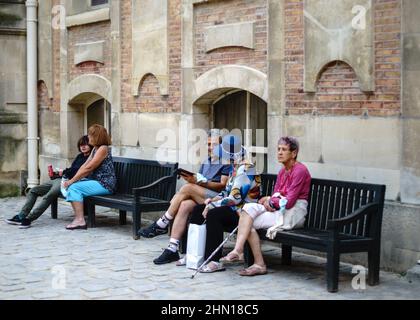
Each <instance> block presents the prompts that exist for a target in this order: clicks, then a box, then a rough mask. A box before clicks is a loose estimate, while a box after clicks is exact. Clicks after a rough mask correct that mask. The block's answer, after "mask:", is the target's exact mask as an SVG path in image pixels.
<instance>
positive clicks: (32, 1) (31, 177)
mask: <svg viewBox="0 0 420 320" xmlns="http://www.w3.org/2000/svg"><path fill="white" fill-rule="evenodd" d="M37 6H38V1H36V0H27V1H26V25H27V36H26V43H27V52H26V54H27V66H26V68H27V78H28V83H27V90H28V92H27V95H28V96H27V100H28V102H27V103H28V138H27V139H28V188H32V187H34V186H36V185H38V184H39V180H38V140H39V137H38V96H37V91H38V90H37V82H38V69H37V63H38V55H37V53H38V52H37V40H38V30H37V23H38V19H37Z"/></svg>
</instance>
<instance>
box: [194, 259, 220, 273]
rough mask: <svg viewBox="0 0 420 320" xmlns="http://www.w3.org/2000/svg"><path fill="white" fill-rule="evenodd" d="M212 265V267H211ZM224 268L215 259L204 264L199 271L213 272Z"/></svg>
mask: <svg viewBox="0 0 420 320" xmlns="http://www.w3.org/2000/svg"><path fill="white" fill-rule="evenodd" d="M212 266H213V267H212ZM225 270H226V268H225V267H224V266H223V264H222V263H220V262H216V261H210V262H209V263H208V264H206V265H205V266H204V268H203V269H201V270H200V272H201V273H213V272H219V271H225Z"/></svg>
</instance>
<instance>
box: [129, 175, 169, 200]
mask: <svg viewBox="0 0 420 320" xmlns="http://www.w3.org/2000/svg"><path fill="white" fill-rule="evenodd" d="M175 180H176V177H175V176H173V175H171V176H165V177H162V178H160V179H158V180H156V181H154V182H152V183H151V184H148V185H147V186H143V187H139V188H133V194H134V195H135V196H136V197H138V196H141V195H142V194H143V193H144V192H146V191H150V190H153V189H154V188H156V187H158V186H159V185H160V184H162V183H171V182H173V181H175Z"/></svg>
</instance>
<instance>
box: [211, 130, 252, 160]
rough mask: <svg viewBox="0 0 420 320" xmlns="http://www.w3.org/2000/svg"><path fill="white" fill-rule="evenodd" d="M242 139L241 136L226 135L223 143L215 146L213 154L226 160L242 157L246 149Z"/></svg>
mask: <svg viewBox="0 0 420 320" xmlns="http://www.w3.org/2000/svg"><path fill="white" fill-rule="evenodd" d="M241 140H242V139H241V137H238V136H235V135H232V134H228V135H225V136H224V137H223V139H222V143H221V144H218V145H216V146H215V147H214V148H213V154H214V155H215V156H216V157H218V158H219V159H220V160H224V161H230V160H237V159H242V157H244V156H245V153H246V151H245V148H244V147H243V146H242V143H241Z"/></svg>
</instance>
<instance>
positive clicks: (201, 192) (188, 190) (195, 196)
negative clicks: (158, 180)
mask: <svg viewBox="0 0 420 320" xmlns="http://www.w3.org/2000/svg"><path fill="white" fill-rule="evenodd" d="M206 192H207V189H206V188H204V187H200V186H198V185H196V184H192V183H188V184H186V185H184V186H183V187H182V188H181V189H180V190H179V191H178V192H177V194H175V195H174V196H173V198H172V200H171V205H170V206H169V208H168V210H167V211H168V213H169V214H170V215H171V216H172V217H175V216H176V215H177V214H178V211H179V206H180V205H181V202H183V201H184V200H189V199H191V200H194V201H195V202H196V203H203V202H204V200H206Z"/></svg>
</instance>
